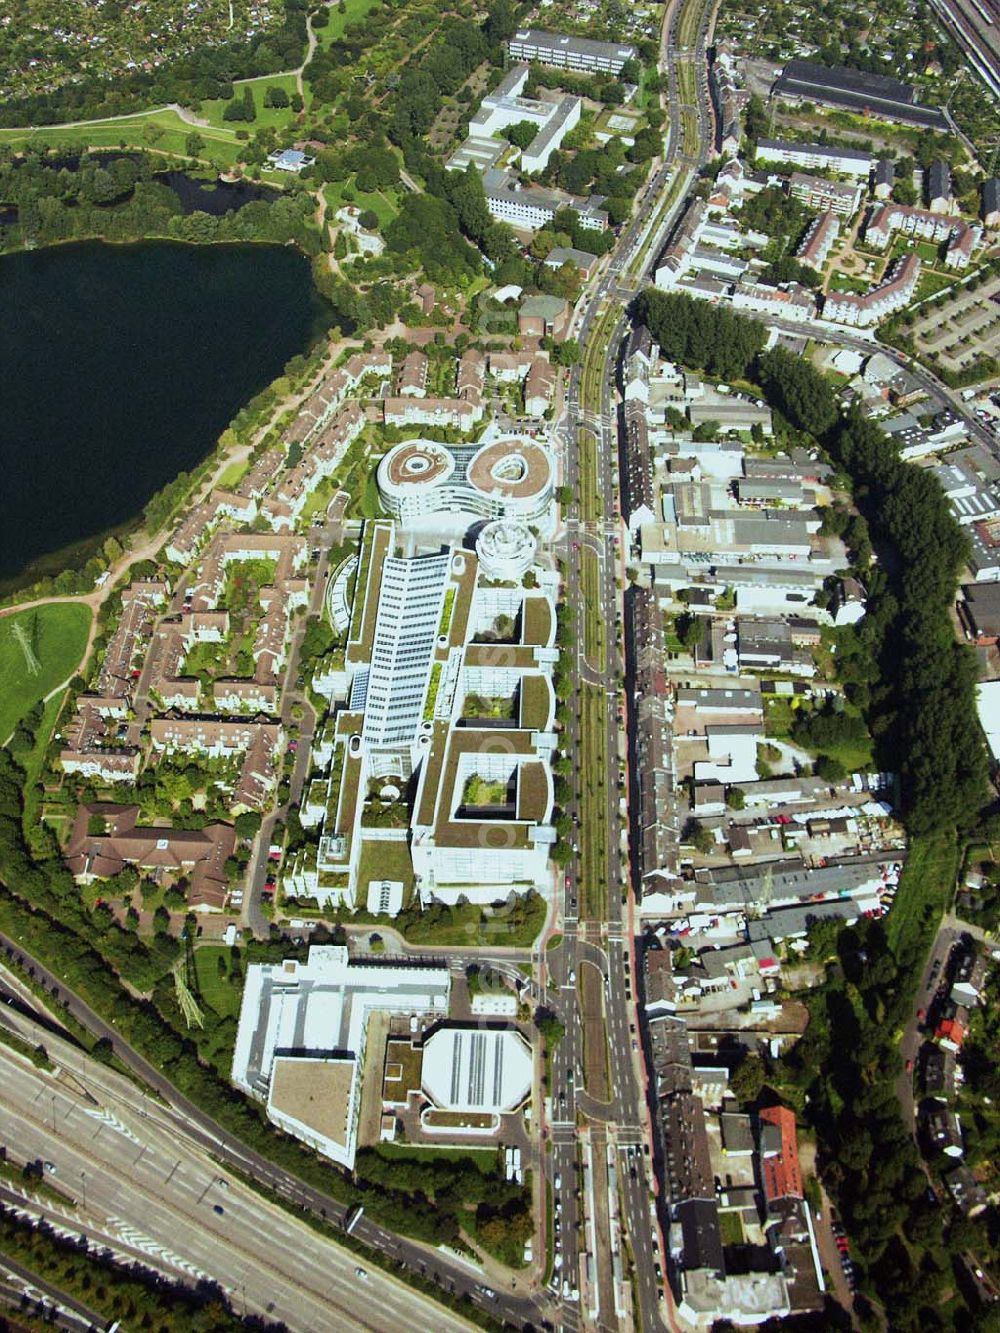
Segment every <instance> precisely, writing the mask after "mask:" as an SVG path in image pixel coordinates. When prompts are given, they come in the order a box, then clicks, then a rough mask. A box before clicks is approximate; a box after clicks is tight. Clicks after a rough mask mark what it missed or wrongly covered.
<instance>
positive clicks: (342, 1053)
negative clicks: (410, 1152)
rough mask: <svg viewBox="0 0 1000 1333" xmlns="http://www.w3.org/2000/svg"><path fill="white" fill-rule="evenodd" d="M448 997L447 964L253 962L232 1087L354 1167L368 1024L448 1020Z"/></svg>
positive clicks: (326, 956)
mask: <svg viewBox="0 0 1000 1333" xmlns="http://www.w3.org/2000/svg"><path fill="white" fill-rule="evenodd" d="M450 993H451V978H450V976H449V973H448V969H447V968H446V967H433V966H425V965H423V964H420V963H413V964H407V965H406V966H399V965H379V964H377V963H366V962H352V960H351V959H350V958H349V956H348V952H347V949H346V948H343V947H339V946H334V945H322V946H320V945H313V947H312V948H311V949H310V950H309V957H308V961H307V962H305V963H300V962H297V961H296V960H295V959H294V958H287V959H285V960H284V961H283V962H280V963H252V964H251V965H250V966H249V967H248V968H247V977H246V985H245V987H244V989H243V1002H242V1006H241V1008H240V1021H239V1027H238V1029H237V1033H236V1046H235V1049H234V1052H233V1073H232V1078H233V1082H234V1083H235V1084H236V1086H237V1087H239V1088H242V1089H243V1091H244V1092H247V1093H249V1094H250V1096H251V1097H254V1098H256V1099H257V1100H258V1101H262V1102H264V1103H265V1104H266V1106H267V1115H268V1119H269V1120H271V1121H273V1123H274V1124H276V1125H278V1126H279V1127H280V1128H281V1129H283V1130H285V1132H286V1133H288V1134H292V1135H294V1136H295V1138H297V1139H302V1140H303V1141H304V1142H305V1143H308V1144H309V1145H310V1147H312V1148H314V1149H315V1150H316V1151H317V1152H318V1153H321V1154H322V1155H323V1156H324V1157H329V1158H330V1159H331V1160H332V1161H334V1162H339V1163H340V1165H341V1166H346V1167H352V1166H353V1165H354V1157H355V1153H356V1151H357V1135H358V1117H359V1113H360V1109H361V1089H362V1078H363V1074H364V1064H365V1047H366V1043H367V1038H368V1020H369V1018H370V1017H371V1015H372V1014H373V1013H384V1014H398V1015H401V1016H404V1017H405V1016H406V1015H414V1016H418V1017H423V1018H431V1019H434V1018H442V1017H445V1016H446V1015H447V1013H448V999H449V995H450ZM514 1081H516V1080H508V1081H506V1082H503V1083H502V1084H501V1086H502V1087H507V1086H508V1085H509V1086H513V1082H514Z"/></svg>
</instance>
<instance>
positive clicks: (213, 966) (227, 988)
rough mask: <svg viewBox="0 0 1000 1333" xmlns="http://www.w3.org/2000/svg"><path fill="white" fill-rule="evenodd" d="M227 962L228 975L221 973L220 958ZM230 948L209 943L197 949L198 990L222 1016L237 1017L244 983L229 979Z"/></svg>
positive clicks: (195, 954)
mask: <svg viewBox="0 0 1000 1333" xmlns="http://www.w3.org/2000/svg"><path fill="white" fill-rule="evenodd" d="M220 958H222V959H223V960H224V962H225V964H226V969H227V971H226V975H225V976H220V975H219V959H220ZM229 959H230V950H229V949H228V948H226V946H225V945H215V944H209V945H205V946H204V947H203V948H199V949H195V951H194V964H195V971H196V972H197V974H198V990H199V992H200V994H201V999H202V1001H203V1002H204V1003H205V1004H207V1005H208V1006H209V1007H210V1008H212V1009H214V1010H215V1012H216V1013H217V1014H218V1015H219V1017H220V1018H229V1017H230V1016H233V1017H235V1016H236V1015H237V1014H238V1013H239V1012H240V999H241V997H242V994H243V986H242V984H240V985H236V984H234V983H233V982H232V981H230V979H229V972H228V969H229Z"/></svg>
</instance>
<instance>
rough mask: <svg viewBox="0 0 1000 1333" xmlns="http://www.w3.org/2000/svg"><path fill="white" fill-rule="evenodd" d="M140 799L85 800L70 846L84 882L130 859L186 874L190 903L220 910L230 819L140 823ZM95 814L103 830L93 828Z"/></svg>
mask: <svg viewBox="0 0 1000 1333" xmlns="http://www.w3.org/2000/svg"><path fill="white" fill-rule="evenodd" d="M138 817H139V807H138V806H137V805H114V804H112V803H109V802H105V801H100V802H95V803H94V804H91V805H86V804H85V805H81V806H80V807H79V809H78V810H77V812H76V820H75V822H74V825H73V832H72V834H71V836H70V841H69V846H68V847H67V849H66V864H67V866H68V867H69V869H70V872H71V873H72V874H73V876H74V878H75V879H77V880H78V881H79V882H80V883H84V884H86V883H90V882H91V881H92V880H95V879H110V878H111V876H113V875H117V874H118V872H119V871H120V870H122V869H123V868H124V867H125V866H126V865H133V866H137V867H138V868H139V869H140V870H144V871H148V872H151V873H152V874H153V875H154V876H155V877H157V878H160V877H162V876H168V877H169V878H170V879H179V878H181V877H184V878H187V879H188V881H189V886H190V887H189V889H188V904H189V906H190V907H191V908H193V909H194V910H195V911H206V912H221V911H222V908H223V907H224V906H225V902H226V894H227V892H228V889H229V881H228V876H227V874H226V861H227V860H228V859H229V857H230V856H232V854H233V851H234V850H235V847H236V831H235V829H233V827H232V826H231V825H230V824H209V825H207V826H206V827H205V828H203V829H175V828H171V827H140V826H139V825H138V823H137V820H138ZM91 820H95V821H96V820H103V821H104V830H103V831H102V832H100V833H91V831H90V830H91Z"/></svg>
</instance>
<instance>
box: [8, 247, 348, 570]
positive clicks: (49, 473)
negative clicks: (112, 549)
mask: <svg viewBox="0 0 1000 1333" xmlns="http://www.w3.org/2000/svg"><path fill="white" fill-rule="evenodd" d="M326 312H327V307H326V306H325V305H324V303H323V302H322V300H321V299H320V297H319V296H318V295H317V293H316V291H315V288H314V287H313V285H312V279H311V275H310V271H309V264H308V261H307V260H306V259H305V258H303V257H302V256H301V255H299V254H298V253H296V252H295V251H294V250H291V249H289V248H284V247H278V246H261V245H246V246H185V245H174V244H170V243H167V242H149V243H145V244H142V245H135V246H114V245H102V244H100V243H99V242H87V243H84V244H81V245H67V246H57V247H54V248H52V249H49V250H39V251H34V252H30V253H21V254H14V255H7V256H4V257H2V258H0V383H2V386H3V388H2V394H0V402H2V410H0V461H2V477H3V493H4V500H5V503H4V521H3V523H2V524H0V581H9V580H11V579H12V578H14V577H16V576H18V575H20V574H22V573H23V572H24V570H25V567H26V566H28V565H31V564H32V562H35V566H36V568H35V570H33V571H32V572H39V571H40V570H41V569H42V568H43V567H44V566H46V565H54V566H55V568H62V567H64V565H65V564H66V563H67V562H66V561H65V560H59V559H56V558H55V557H54V556H53V553H55V552H61V551H63V550H64V548H66V547H69V546H72V545H74V544H76V543H80V542H83V541H85V540H86V539H88V538H91V539H92V538H96V537H98V536H99V535H100V534H102V533H105V532H107V531H109V530H110V529H113V528H115V527H118V526H120V525H121V524H123V523H125V522H127V521H128V520H129V519H130V518H132V517H134V516H135V515H136V514H138V513H139V512H140V511H141V509H142V507H143V505H144V504H145V503H146V501H147V500H148V499H149V498H150V496H151V495H153V493H154V492H155V491H157V490H159V489H160V487H162V486H163V485H165V484H166V483H167V482H168V481H170V480H171V479H172V478H173V477H175V476H176V475H177V473H178V472H181V471H183V470H185V469H190V468H191V467H193V466H195V465H196V464H197V463H198V462H199V461H200V460H201V459H202V458H203V457H204V456H205V455H206V454H207V453H209V452H210V451H211V450H212V448H213V447H214V445H215V443H216V440H217V439H218V437H219V435H220V434H221V433H222V431H223V430H224V429H225V427H226V426H227V424H228V423H229V421H230V420H231V419H232V418H233V416H234V415H235V414H236V412H237V411H238V409H239V408H240V407H241V406H242V405H243V404H244V403H246V402H247V400H248V399H250V398H252V397H253V395H254V394H255V393H257V392H259V391H260V390H261V389H262V388H264V386H265V385H267V384H268V383H270V381H271V380H272V379H274V378H275V377H276V376H277V375H279V374H280V373H281V370H282V368H283V366H284V365H285V364H286V363H287V362H288V361H289V360H290V358H291V357H293V356H294V355H295V354H296V353H299V352H303V351H305V350H306V348H307V347H308V346H309V344H310V342H311V340H312V339H313V337H314V336H316V335H317V334H318V333H319V332H320V331H321V330H322V328H323V327H324V321H325V316H326ZM46 556H50V557H53V558H52V559H51V560H48V561H47V560H45V559H44V557H46Z"/></svg>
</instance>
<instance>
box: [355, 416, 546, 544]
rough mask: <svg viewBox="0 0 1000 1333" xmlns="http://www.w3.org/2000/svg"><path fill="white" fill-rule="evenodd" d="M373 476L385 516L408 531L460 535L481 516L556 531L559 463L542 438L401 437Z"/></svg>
mask: <svg viewBox="0 0 1000 1333" xmlns="http://www.w3.org/2000/svg"><path fill="white" fill-rule="evenodd" d="M376 481H377V484H378V492H379V499H380V500H381V501H382V506H383V508H384V509H385V511H386V513H388V514H389V515H391V516H392V517H393V518H394V519H396V520H397V521H398V522H399V523H401V524H402V525H403V526H404V527H406V528H407V529H411V530H412V529H424V530H428V529H429V530H433V531H434V532H437V533H440V532H442V531H444V532H447V533H450V534H453V535H454V536H455V537H456V538H459V537H461V536H462V534H463V533H464V532H465V531H466V530H467V529H468V528H469V527H470V526H471V525H472V524H473V523H475V522H476V520H477V519H483V518H488V519H517V520H519V521H520V522H522V523H529V524H531V525H533V526H535V527H538V528H539V529H541V530H542V531H544V532H550V531H551V529H552V523H553V517H554V513H553V504H552V497H553V486H554V482H555V465H554V463H553V459H552V455H551V454H550V453H549V450H548V449H547V447H546V446H545V445H543V444H540V443H539V442H538V441H537V440H529V439H526V438H523V437H520V436H505V437H500V438H495V439H492V440H488V441H487V443H485V444H482V443H480V444H474V445H449V444H439V443H438V442H437V441H435V440H421V439H417V440H404V441H403V443H402V444H397V445H395V446H394V447H393V448H392V449H390V450H389V452H388V453H387V454H386V455H385V457H384V458H383V459H382V461H381V463H379V466H378V471H377V473H376Z"/></svg>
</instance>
